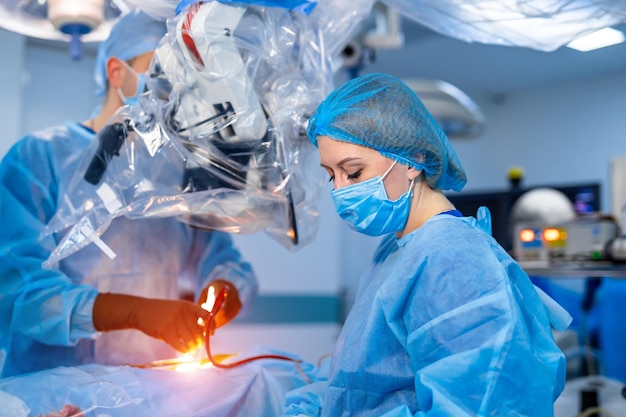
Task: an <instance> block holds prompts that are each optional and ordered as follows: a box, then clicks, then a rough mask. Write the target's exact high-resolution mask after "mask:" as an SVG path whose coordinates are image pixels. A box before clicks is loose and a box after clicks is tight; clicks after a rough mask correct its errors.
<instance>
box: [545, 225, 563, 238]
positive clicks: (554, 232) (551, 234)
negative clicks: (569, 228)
mask: <svg viewBox="0 0 626 417" xmlns="http://www.w3.org/2000/svg"><path fill="white" fill-rule="evenodd" d="M564 235H565V233H563V235H562V234H561V231H560V230H559V229H555V228H553V227H550V228H548V229H544V231H543V240H544V241H545V242H556V241H557V240H562V239H564V238H565V236H564Z"/></svg>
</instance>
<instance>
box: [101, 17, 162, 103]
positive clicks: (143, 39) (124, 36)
mask: <svg viewBox="0 0 626 417" xmlns="http://www.w3.org/2000/svg"><path fill="white" fill-rule="evenodd" d="M166 32H167V28H166V26H165V22H162V21H159V20H155V19H153V18H152V17H150V16H149V15H147V14H146V13H145V12H142V11H140V10H134V11H132V12H129V13H127V14H125V15H123V16H122V17H121V18H120V19H119V20H118V21H117V22H116V23H115V25H114V26H113V27H112V28H111V33H110V34H109V37H108V38H107V39H106V40H105V41H104V42H102V43H101V44H100V48H99V49H98V56H97V57H96V68H95V72H94V78H95V81H96V85H97V86H98V91H97V94H98V95H102V94H104V92H105V89H106V81H107V72H106V65H107V61H108V60H109V58H111V57H117V58H119V59H121V60H123V61H128V60H129V59H132V58H135V57H138V56H139V55H142V54H145V53H146V52H150V51H154V50H155V49H156V47H157V46H158V45H159V41H160V40H161V38H162V37H163V35H165V33H166Z"/></svg>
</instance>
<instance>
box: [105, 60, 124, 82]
mask: <svg viewBox="0 0 626 417" xmlns="http://www.w3.org/2000/svg"><path fill="white" fill-rule="evenodd" d="M106 67H107V81H108V82H109V85H110V86H111V87H113V88H116V89H117V88H121V87H122V84H123V83H124V70H125V68H124V64H123V63H122V62H121V61H120V60H119V59H118V58H116V57H114V56H112V57H110V58H109V59H108V61H107V65H106Z"/></svg>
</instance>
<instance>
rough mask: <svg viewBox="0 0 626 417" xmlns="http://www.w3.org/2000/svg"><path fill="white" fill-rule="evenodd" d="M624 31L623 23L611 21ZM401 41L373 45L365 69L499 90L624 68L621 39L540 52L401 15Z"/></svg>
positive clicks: (625, 49)
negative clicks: (448, 31) (442, 30)
mask: <svg viewBox="0 0 626 417" xmlns="http://www.w3.org/2000/svg"><path fill="white" fill-rule="evenodd" d="M615 28H616V29H620V30H622V31H626V24H622V25H620V26H616V27H615ZM402 32H403V34H404V38H405V42H404V47H403V48H401V49H391V50H378V51H376V53H375V59H374V62H369V63H366V64H365V65H366V67H365V69H366V71H367V72H373V71H376V72H388V73H392V74H394V75H396V76H399V77H402V78H406V77H415V78H436V79H442V80H445V81H448V82H450V83H452V84H454V85H456V86H457V87H458V88H460V89H462V90H464V91H466V92H473V93H479V92H484V93H489V94H505V93H510V92H514V91H519V90H524V89H529V88H541V87H544V86H549V85H554V84H557V83H565V82H572V81H577V80H581V81H582V80H585V79H589V78H595V77H603V76H612V75H616V74H626V42H625V43H622V44H619V45H614V46H610V47H607V48H602V49H598V50H595V51H590V52H579V51H576V50H573V49H570V48H567V47H561V48H559V49H557V50H555V51H553V52H543V51H538V50H533V49H529V48H523V47H511V46H497V45H486V44H478V43H467V42H464V41H460V40H457V39H454V38H451V37H448V36H443V35H440V34H438V33H436V32H434V31H432V30H430V29H428V28H426V27H424V26H422V25H420V24H419V23H416V22H414V21H412V20H408V19H403V20H402Z"/></svg>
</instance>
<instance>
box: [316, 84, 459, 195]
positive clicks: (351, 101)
mask: <svg viewBox="0 0 626 417" xmlns="http://www.w3.org/2000/svg"><path fill="white" fill-rule="evenodd" d="M306 133H307V136H308V137H309V139H310V140H311V142H313V144H314V145H315V146H317V137H318V136H328V137H330V138H332V139H334V140H338V141H343V142H350V143H355V144H357V145H362V146H367V147H368V148H372V149H375V150H377V151H378V152H379V153H380V154H381V155H384V156H386V157H388V158H391V159H393V160H396V161H398V162H400V163H403V164H406V165H408V166H412V167H414V168H416V169H419V170H421V171H423V172H424V176H425V178H426V182H427V183H428V185H430V186H431V187H432V188H434V189H438V190H454V191H460V190H461V189H462V188H463V186H465V183H466V182H467V177H466V175H465V170H464V169H463V166H462V165H461V162H460V161H459V158H458V157H457V155H456V152H454V149H452V146H450V143H449V141H448V138H447V137H446V135H445V133H443V131H442V130H441V127H439V125H438V124H437V122H436V121H435V119H434V118H433V116H432V115H431V114H430V112H429V111H428V110H427V109H426V106H424V103H422V101H421V100H420V99H419V97H417V95H416V94H415V93H414V92H413V90H411V88H410V87H409V86H407V85H406V84H405V83H403V82H402V81H401V80H399V79H398V78H396V77H393V76H391V75H387V74H368V75H363V76H361V77H358V78H354V79H352V80H350V81H348V82H347V83H345V84H344V85H342V86H341V87H339V88H338V89H336V90H335V91H333V92H332V93H331V94H330V95H329V96H328V97H326V99H325V100H324V101H323V102H322V103H321V104H320V105H319V106H318V107H317V109H316V111H315V113H314V114H313V116H311V118H310V119H309V123H308V126H307V132H306Z"/></svg>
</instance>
